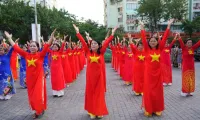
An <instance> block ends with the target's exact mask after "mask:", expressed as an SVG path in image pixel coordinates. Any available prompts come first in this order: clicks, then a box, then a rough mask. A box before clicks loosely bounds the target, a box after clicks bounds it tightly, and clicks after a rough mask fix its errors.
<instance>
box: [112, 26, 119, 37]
mask: <svg viewBox="0 0 200 120" xmlns="http://www.w3.org/2000/svg"><path fill="white" fill-rule="evenodd" d="M117 28H118V27H117V26H116V27H115V28H113V29H112V36H114V35H115V32H116V30H117Z"/></svg>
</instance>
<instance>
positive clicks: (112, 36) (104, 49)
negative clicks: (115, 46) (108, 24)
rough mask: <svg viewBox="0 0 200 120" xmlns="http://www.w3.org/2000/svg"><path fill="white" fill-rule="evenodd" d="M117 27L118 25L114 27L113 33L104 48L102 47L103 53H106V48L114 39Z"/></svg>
mask: <svg viewBox="0 0 200 120" xmlns="http://www.w3.org/2000/svg"><path fill="white" fill-rule="evenodd" d="M117 28H118V27H115V28H113V29H112V34H111V36H110V37H108V38H107V39H106V40H105V42H104V43H103V45H102V48H101V53H105V52H106V48H107V47H108V45H109V43H110V42H111V41H112V40H113V38H114V35H115V32H116V30H117ZM107 34H108V33H107Z"/></svg>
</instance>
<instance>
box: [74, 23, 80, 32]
mask: <svg viewBox="0 0 200 120" xmlns="http://www.w3.org/2000/svg"><path fill="white" fill-rule="evenodd" d="M73 26H74V29H75V31H76V33H79V28H78V27H77V26H76V25H75V24H73Z"/></svg>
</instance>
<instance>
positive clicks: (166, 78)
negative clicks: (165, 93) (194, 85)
mask: <svg viewBox="0 0 200 120" xmlns="http://www.w3.org/2000/svg"><path fill="white" fill-rule="evenodd" d="M174 42H175V40H173V41H172V43H171V44H170V45H169V46H168V47H165V48H164V49H163V51H162V53H161V65H162V75H163V82H164V83H167V84H169V83H172V65H171V57H170V53H171V48H172V46H173V44H174Z"/></svg>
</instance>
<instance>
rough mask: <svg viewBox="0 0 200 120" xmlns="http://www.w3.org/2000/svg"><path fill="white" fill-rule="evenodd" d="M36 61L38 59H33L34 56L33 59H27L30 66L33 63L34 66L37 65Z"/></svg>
mask: <svg viewBox="0 0 200 120" xmlns="http://www.w3.org/2000/svg"><path fill="white" fill-rule="evenodd" d="M35 61H37V59H33V58H32V59H31V60H27V62H28V67H30V66H31V65H32V66H34V67H36V65H35Z"/></svg>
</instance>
